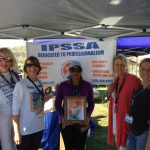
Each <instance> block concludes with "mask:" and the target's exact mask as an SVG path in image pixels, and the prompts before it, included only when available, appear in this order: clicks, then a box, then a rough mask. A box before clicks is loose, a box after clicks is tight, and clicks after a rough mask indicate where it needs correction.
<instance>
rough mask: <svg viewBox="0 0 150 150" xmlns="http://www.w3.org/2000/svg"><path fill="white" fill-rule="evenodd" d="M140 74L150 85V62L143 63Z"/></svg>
mask: <svg viewBox="0 0 150 150" xmlns="http://www.w3.org/2000/svg"><path fill="white" fill-rule="evenodd" d="M139 74H140V77H141V79H142V80H143V81H144V82H148V83H150V62H146V61H145V62H143V63H142V64H141V66H140V68H139Z"/></svg>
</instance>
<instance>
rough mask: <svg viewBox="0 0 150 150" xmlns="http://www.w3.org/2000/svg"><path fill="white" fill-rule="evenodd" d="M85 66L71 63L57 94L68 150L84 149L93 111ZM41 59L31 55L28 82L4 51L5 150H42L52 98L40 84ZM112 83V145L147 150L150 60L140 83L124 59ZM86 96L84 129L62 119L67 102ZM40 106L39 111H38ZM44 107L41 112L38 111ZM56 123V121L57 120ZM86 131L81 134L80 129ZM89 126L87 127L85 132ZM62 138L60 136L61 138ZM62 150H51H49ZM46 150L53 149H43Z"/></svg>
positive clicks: (1, 128)
mask: <svg viewBox="0 0 150 150" xmlns="http://www.w3.org/2000/svg"><path fill="white" fill-rule="evenodd" d="M82 69H83V68H82V66H81V64H80V63H79V62H77V61H72V62H71V63H70V66H69V73H70V77H69V79H68V80H67V81H64V82H62V83H60V85H59V86H58V88H57V89H56V99H55V107H56V111H57V113H58V115H59V118H60V129H59V130H60V131H61V133H62V136H63V140H64V144H65V149H66V150H73V149H74V150H84V149H85V144H86V138H87V131H88V126H89V122H88V121H89V120H90V117H91V113H92V111H93V109H94V98H93V90H92V85H91V84H90V83H89V82H87V81H85V80H84V79H83V78H82ZM40 71H41V66H40V62H39V60H38V59H37V58H36V57H34V56H30V57H28V58H27V59H26V61H25V64H24V72H25V74H26V77H25V78H24V79H20V77H19V76H18V74H17V63H16V59H15V57H14V55H13V53H12V52H11V51H10V50H9V49H8V48H1V49H0V120H1V121H0V143H1V147H2V150H16V149H17V150H38V147H39V145H40V144H41V139H42V135H43V128H44V121H43V117H42V116H41V115H39V113H40V112H41V110H42V106H43V103H44V102H45V101H46V100H48V99H49V98H51V96H50V95H47V93H45V92H44V86H43V83H42V81H41V80H39V79H38V74H39V73H40ZM113 71H114V76H115V79H114V83H113V84H112V85H110V86H109V89H108V92H109V98H110V104H109V125H108V144H111V145H112V144H113V142H114V141H115V142H116V146H117V147H118V148H119V150H144V149H145V147H146V142H147V141H148V130H149V120H150V58H146V59H144V60H142V61H141V63H140V66H139V73H140V77H141V80H142V82H141V80H140V79H139V78H138V77H136V76H134V75H131V74H129V73H128V64H127V60H126V58H125V57H124V56H121V55H119V56H115V57H114V59H113ZM66 96H74V97H75V96H84V97H85V100H86V103H87V109H86V118H87V120H88V121H87V122H86V123H85V124H82V125H80V124H78V123H76V124H69V125H67V124H66V123H65V119H64V106H63V104H64V102H63V100H64V98H65V97H66ZM37 106H38V111H37V109H36V107H37ZM40 106H41V110H40V109H39V108H40ZM57 122H58V120H57ZM83 127H85V130H84V131H82V132H81V128H83ZM86 127H87V128H86ZM58 137H59V136H58ZM52 149H53V150H57V149H59V144H58V145H57V148H54V147H53V148H51V150H52ZM45 150H50V149H48V147H47V148H45Z"/></svg>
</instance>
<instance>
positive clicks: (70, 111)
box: [64, 96, 87, 125]
mask: <svg viewBox="0 0 150 150" xmlns="http://www.w3.org/2000/svg"><path fill="white" fill-rule="evenodd" d="M64 123H65V124H67V125H69V124H86V123H87V115H86V97H83V96H66V97H65V98H64Z"/></svg>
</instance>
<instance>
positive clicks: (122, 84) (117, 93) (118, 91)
mask: <svg viewBox="0 0 150 150" xmlns="http://www.w3.org/2000/svg"><path fill="white" fill-rule="evenodd" d="M125 79H126V77H125V78H124V79H123V81H122V83H121V86H120V88H119V89H118V87H119V82H118V80H119V79H117V84H116V100H115V104H117V102H118V99H119V95H120V92H121V90H122V88H123V86H124V83H125Z"/></svg>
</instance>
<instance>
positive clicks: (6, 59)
mask: <svg viewBox="0 0 150 150" xmlns="http://www.w3.org/2000/svg"><path fill="white" fill-rule="evenodd" d="M11 60H12V59H11V57H2V56H0V62H2V61H5V62H10V61H11Z"/></svg>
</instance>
